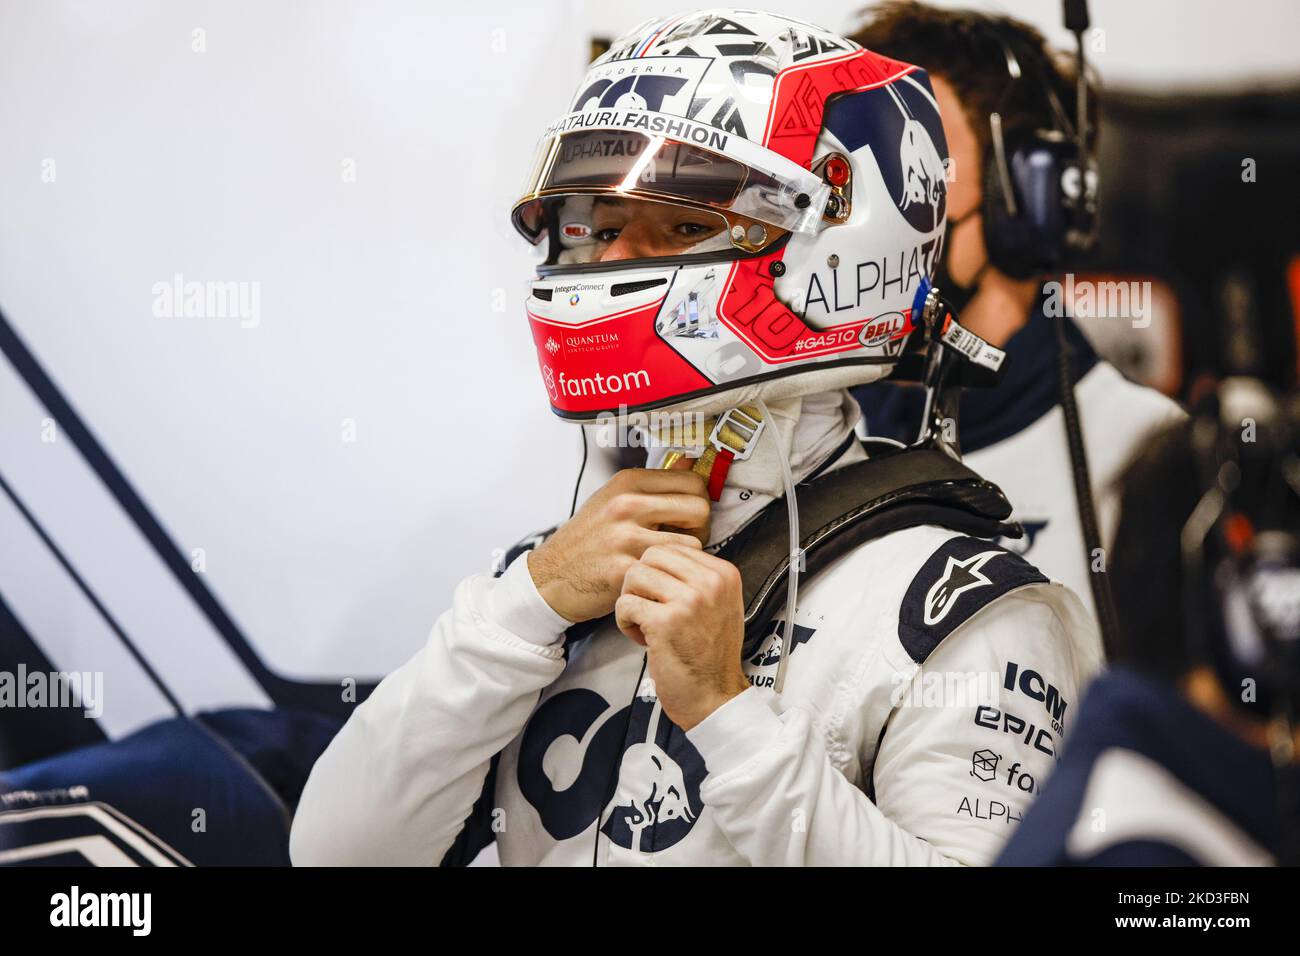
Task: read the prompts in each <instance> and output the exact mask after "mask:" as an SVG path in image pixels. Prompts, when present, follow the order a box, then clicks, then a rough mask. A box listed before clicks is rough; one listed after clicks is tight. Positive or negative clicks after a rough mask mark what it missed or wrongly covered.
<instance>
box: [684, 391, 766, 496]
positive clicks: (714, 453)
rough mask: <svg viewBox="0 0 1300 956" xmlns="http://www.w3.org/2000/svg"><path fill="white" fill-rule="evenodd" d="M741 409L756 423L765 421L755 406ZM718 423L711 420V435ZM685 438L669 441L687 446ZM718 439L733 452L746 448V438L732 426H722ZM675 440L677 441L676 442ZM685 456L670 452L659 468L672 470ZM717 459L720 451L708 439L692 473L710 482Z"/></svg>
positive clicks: (709, 429)
mask: <svg viewBox="0 0 1300 956" xmlns="http://www.w3.org/2000/svg"><path fill="white" fill-rule="evenodd" d="M739 408H740V410H741V411H742V412H744V413H745V414H746V415H748V416H749V417H750V418H752V419H753V420H754V421H756V422H761V421H762V420H763V414H762V412H760V411H759V410H758V409H757V408H755V407H754V406H753V405H741V406H739ZM717 421H718V420H717V419H716V418H711V419H709V421H708V426H707V427H708V431H709V433H710V434H711V433H712V431H713V426H714V425H715V424H716V423H717ZM685 437H686V435H685V434H683V435H680V436H679V435H671V436H670V437H669V440H670V441H673V443H674V444H677V443H678V442H679V441H680V443H681V444H686V443H687V442H686V441H685V440H682V439H685ZM718 438H719V439H720V440H721V441H722V443H723V444H724V445H726V446H727V447H728V448H730V449H732V450H733V451H741V450H743V449H744V447H745V436H744V435H742V434H740V433H739V432H737V431H736V430H735V429H734V428H732V427H731V426H730V425H723V426H722V430H721V431H720V432H718ZM674 439H677V440H676V441H674ZM684 454H686V453H685V452H681V451H670V452H669V453H668V454H666V455H665V456H664V460H663V462H662V463H661V464H660V465H659V467H660V468H665V469H666V468H672V467H673V465H675V464H676V463H677V462H678V461H679V460H680V459H681V457H682V456H683V455H684ZM717 457H718V449H717V448H715V447H714V446H713V443H712V442H709V441H708V440H707V439H706V440H705V441H704V452H703V453H702V454H701V455H700V457H699V458H696V459H695V463H694V464H693V465H692V466H691V471H693V472H695V473H696V474H697V475H699V476H700V477H701V478H703V479H704V480H705V481H708V480H709V476H710V475H711V474H713V462H714V461H715V460H716V459H717Z"/></svg>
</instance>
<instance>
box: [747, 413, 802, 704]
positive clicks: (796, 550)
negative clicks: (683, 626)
mask: <svg viewBox="0 0 1300 956" xmlns="http://www.w3.org/2000/svg"><path fill="white" fill-rule="evenodd" d="M754 405H755V406H756V407H757V408H758V410H759V411H760V412H762V413H763V421H765V422H767V430H768V431H769V432H771V434H772V438H773V440H775V441H776V456H777V458H778V459H780V461H781V480H782V481H783V482H784V483H785V509H786V513H787V514H788V515H789V520H790V583H789V585H788V586H787V589H786V598H785V630H784V631H783V632H782V634H781V660H780V661H779V662H778V663H777V665H776V682H775V686H774V689H775V690H776V692H777V693H778V694H779V693H781V688H782V687H784V686H785V668H786V664H787V663H789V661H790V651H791V648H793V647H794V606H795V602H796V601H797V600H798V597H799V567H800V565H802V564H803V560H802V558H803V553H802V551H801V549H800V547H799V500H798V499H797V498H796V497H795V493H794V475H793V474H791V472H790V457H789V456H788V455H787V454H786V451H785V442H784V441H782V440H781V432H780V430H779V429H778V428H777V427H776V422H775V421H773V419H772V413H771V412H769V411H768V410H767V405H765V404H764V403H763V400H762V399H761V398H758V399H755V400H754Z"/></svg>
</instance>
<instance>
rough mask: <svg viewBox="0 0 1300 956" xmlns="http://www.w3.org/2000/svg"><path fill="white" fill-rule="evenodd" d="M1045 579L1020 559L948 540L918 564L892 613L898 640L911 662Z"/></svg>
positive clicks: (983, 545)
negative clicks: (972, 620)
mask: <svg viewBox="0 0 1300 956" xmlns="http://www.w3.org/2000/svg"><path fill="white" fill-rule="evenodd" d="M1046 583H1047V577H1046V576H1044V575H1043V573H1042V572H1041V571H1039V570H1038V569H1037V568H1036V567H1034V566H1033V565H1032V564H1030V563H1029V562H1028V561H1026V560H1025V559H1024V558H1022V557H1020V555H1018V554H1014V553H1013V552H1011V551H1008V550H1007V549H1006V548H1000V547H998V546H997V545H995V544H992V543H990V542H988V541H981V540H979V539H978V538H967V537H956V538H949V539H948V540H947V541H945V542H944V543H943V544H941V545H940V546H939V547H938V548H937V549H936V550H935V552H934V553H933V554H931V555H930V557H928V558H927V559H926V560H925V563H924V564H922V565H921V569H920V570H919V571H917V572H916V576H915V577H914V578H912V583H911V584H909V585H908V586H907V592H906V593H905V594H904V595H903V603H902V604H901V605H900V606H899V610H898V639H899V641H900V643H902V645H903V649H904V650H906V651H907V653H908V656H909V657H911V658H912V660H914V661H916V663H918V664H920V663H923V662H924V661H925V659H926V658H927V657H929V656H930V653H931V652H932V651H933V650H934V649H935V648H936V647H938V646H939V644H940V643H941V642H942V641H943V639H944V638H945V637H947V636H948V635H949V634H951V633H952V632H953V631H954V630H956V629H957V627H959V626H960V625H961V624H963V623H965V622H966V621H968V620H970V618H971V617H973V616H974V615H975V614H976V613H977V612H978V611H979V610H980V609H982V608H983V607H984V606H985V605H987V604H990V603H992V602H993V601H994V600H996V599H997V598H1000V597H1001V596H1002V595H1004V594H1006V593H1007V592H1008V591H1011V590H1013V589H1015V588H1018V587H1022V586H1024V585H1026V584H1046Z"/></svg>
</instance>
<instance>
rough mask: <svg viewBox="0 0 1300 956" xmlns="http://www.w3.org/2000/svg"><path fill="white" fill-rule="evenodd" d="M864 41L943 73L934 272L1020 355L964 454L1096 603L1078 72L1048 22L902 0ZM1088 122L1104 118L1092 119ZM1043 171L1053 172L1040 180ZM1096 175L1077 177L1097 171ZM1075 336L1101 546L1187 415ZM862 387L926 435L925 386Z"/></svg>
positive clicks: (977, 401) (896, 432)
mask: <svg viewBox="0 0 1300 956" xmlns="http://www.w3.org/2000/svg"><path fill="white" fill-rule="evenodd" d="M854 39H856V40H857V41H858V42H859V43H861V44H862V45H863V46H865V47H866V48H867V49H869V50H873V51H875V52H877V53H881V54H883V55H885V56H890V57H894V58H897V59H901V60H906V61H908V62H911V63H917V64H919V65H921V66H922V67H924V68H925V69H926V70H928V71H929V73H930V76H931V81H932V83H933V85H934V93H935V98H936V99H937V100H938V103H939V111H940V113H941V114H942V116H943V126H944V135H945V137H946V138H947V141H948V149H949V153H950V162H949V177H948V178H949V192H948V203H949V206H948V231H947V237H946V239H945V243H944V245H945V248H944V252H943V257H942V261H941V263H940V268H939V274H938V276H937V277H936V280H935V281H936V284H937V285H938V286H939V287H940V288H941V289H942V290H943V292H944V294H945V296H946V297H947V298H948V299H950V300H951V301H953V303H954V304H955V305H956V306H957V307H958V309H959V311H960V314H961V321H962V324H963V325H964V326H966V327H967V328H969V329H971V330H973V331H975V332H977V333H979V334H980V335H981V336H983V337H984V338H985V339H987V340H989V341H990V342H992V343H994V344H995V345H1000V346H1002V348H1004V349H1005V350H1006V353H1007V363H1006V371H1005V374H1004V376H1003V377H1002V379H1001V381H1000V382H999V383H998V384H997V385H996V386H993V387H988V388H971V389H967V390H966V391H965V392H964V393H963V395H962V397H961V403H960V415H959V420H960V434H961V445H962V453H963V455H964V456H965V461H966V462H967V464H969V465H970V466H971V467H972V468H974V469H975V470H976V471H978V472H979V473H980V474H982V475H984V476H985V477H987V478H988V479H990V480H991V481H994V482H996V483H997V484H998V485H999V486H1000V487H1001V488H1002V489H1003V491H1005V492H1006V494H1007V496H1008V497H1009V498H1010V499H1011V502H1012V504H1013V505H1014V506H1015V509H1016V517H1017V518H1018V519H1019V520H1020V522H1021V523H1022V524H1023V525H1024V527H1025V530H1026V532H1027V533H1026V536H1025V538H1024V539H1023V540H1022V541H1021V542H1018V543H1011V544H1009V545H1008V546H1009V547H1013V548H1015V549H1017V550H1019V551H1020V552H1021V553H1023V554H1024V555H1025V556H1026V557H1027V558H1028V559H1029V560H1031V561H1033V562H1034V563H1035V564H1036V565H1038V566H1039V567H1041V568H1043V569H1044V571H1046V572H1047V573H1048V574H1051V575H1052V576H1053V577H1054V578H1056V579H1058V580H1060V581H1062V582H1063V583H1065V584H1067V585H1069V586H1070V588H1071V589H1073V590H1074V591H1075V592H1076V593H1077V594H1079V595H1080V597H1082V598H1083V600H1084V602H1085V603H1086V604H1087V605H1088V607H1089V610H1092V611H1094V613H1095V610H1096V609H1095V606H1094V598H1093V593H1092V586H1093V582H1092V581H1091V580H1090V577H1091V575H1092V574H1093V573H1094V572H1102V571H1104V569H1105V564H1106V562H1105V556H1104V555H1097V554H1092V553H1090V549H1089V548H1087V547H1085V538H1084V534H1083V526H1082V524H1081V520H1080V510H1079V506H1078V505H1077V504H1076V487H1075V479H1074V471H1075V469H1076V468H1077V467H1078V465H1079V463H1078V462H1076V461H1072V456H1071V453H1070V450H1069V446H1068V444H1067V432H1066V417H1065V411H1064V409H1063V405H1062V388H1061V377H1062V376H1061V364H1060V355H1061V349H1060V348H1059V346H1058V340H1057V332H1056V326H1055V316H1054V314H1053V312H1054V310H1055V309H1056V308H1057V307H1058V306H1059V305H1062V304H1063V303H1062V302H1061V299H1060V296H1059V295H1054V294H1052V291H1051V289H1050V288H1049V287H1047V286H1046V285H1045V281H1046V280H1051V279H1054V278H1055V279H1060V275H1059V274H1057V270H1058V269H1061V268H1063V267H1068V265H1069V261H1068V260H1069V251H1070V250H1069V248H1068V247H1069V246H1070V244H1071V243H1075V244H1078V243H1080V242H1082V243H1086V241H1087V237H1086V236H1084V235H1073V236H1071V235H1069V233H1070V231H1071V229H1074V230H1075V232H1079V231H1080V230H1087V229H1088V228H1089V224H1088V222H1086V221H1081V220H1087V219H1090V218H1091V216H1090V214H1089V213H1088V212H1087V210H1086V209H1078V208H1075V209H1072V208H1066V207H1069V206H1070V198H1069V196H1068V195H1066V193H1065V187H1063V186H1062V185H1061V183H1060V182H1058V181H1051V180H1050V179H1049V178H1048V177H1056V178H1057V179H1064V180H1066V181H1067V183H1068V180H1069V179H1070V176H1069V175H1068V166H1069V165H1070V163H1071V162H1072V160H1073V159H1074V156H1073V147H1072V139H1073V137H1074V133H1075V132H1076V130H1075V126H1076V124H1077V122H1078V120H1077V116H1076V113H1077V100H1076V95H1075V90H1076V87H1075V83H1074V80H1073V77H1072V75H1071V74H1070V71H1069V70H1067V69H1065V68H1063V67H1062V66H1061V65H1060V64H1059V63H1058V59H1057V57H1055V56H1054V55H1053V54H1052V52H1051V51H1050V50H1049V49H1048V48H1047V46H1046V45H1045V43H1044V40H1043V38H1042V36H1041V35H1040V34H1039V33H1038V32H1037V31H1036V30H1034V29H1033V28H1032V27H1029V26H1027V25H1026V24H1023V23H1020V22H1018V21H1016V20H1013V19H1011V18H1009V17H1001V16H991V15H986V14H982V13H975V12H970V11H962V10H940V9H936V8H934V7H930V6H926V5H924V4H920V3H913V2H905V0H898V2H894V0H890V2H885V3H881V4H878V5H876V6H874V7H872V8H871V9H870V10H869V12H868V19H867V20H866V22H865V24H864V25H863V26H862V27H861V29H859V30H858V31H857V32H856V33H855V34H854ZM1091 102H1093V103H1095V102H1096V99H1095V97H1094V98H1093V99H1092V101H1091ZM1088 125H1089V128H1095V118H1093V119H1090V120H1089V121H1088ZM1085 138H1089V139H1090V137H1087V136H1086V134H1085ZM999 155H1001V156H1002V157H1004V158H1005V162H1004V163H1000V162H999ZM1085 166H1086V163H1085ZM1063 168H1064V169H1066V170H1067V172H1066V174H1065V175H1062V171H1063ZM1044 169H1047V170H1052V171H1053V172H1050V173H1047V174H1045V175H1044V180H1043V181H1042V182H1036V181H1033V178H1032V177H1033V176H1034V175H1035V171H1036V170H1044ZM1083 172H1084V175H1083V176H1080V177H1078V178H1077V180H1076V181H1078V182H1084V183H1086V182H1088V180H1089V177H1088V175H1087V170H1086V169H1085V170H1083ZM1004 180H1005V182H1006V184H1007V186H1009V187H1010V190H1009V192H1010V195H1011V202H1010V203H1008V199H1007V194H1008V190H1007V189H1006V187H1004V186H1003V182H1004ZM1010 210H1014V212H1012V211H1010ZM1061 260H1064V261H1063V262H1062V261H1061ZM1117 321H1118V320H1117ZM1064 333H1065V339H1066V344H1067V348H1068V350H1069V353H1070V365H1071V366H1072V368H1071V376H1070V380H1071V381H1072V382H1073V383H1074V386H1075V387H1074V391H1075V395H1076V396H1077V405H1078V418H1079V421H1080V423H1081V426H1082V434H1081V439H1082V440H1081V445H1082V448H1083V450H1084V452H1085V456H1086V462H1087V466H1088V470H1089V473H1090V481H1089V483H1088V485H1087V486H1085V485H1084V484H1083V482H1082V481H1080V482H1079V487H1090V489H1091V492H1092V495H1093V498H1094V500H1095V502H1096V508H1097V523H1098V525H1099V533H1098V541H1097V542H1096V543H1097V544H1101V545H1103V546H1104V545H1105V544H1107V543H1108V542H1109V538H1110V533H1111V532H1112V531H1113V528H1114V519H1115V506H1116V501H1115V497H1114V493H1113V486H1114V482H1115V480H1116V478H1117V477H1118V476H1119V474H1120V472H1121V471H1122V470H1123V468H1124V466H1125V465H1126V464H1127V463H1128V462H1130V461H1131V460H1132V459H1133V457H1134V455H1135V453H1136V452H1138V451H1139V450H1140V449H1141V448H1142V447H1143V445H1144V443H1145V441H1146V439H1147V437H1148V436H1149V435H1150V434H1151V433H1152V432H1153V431H1154V430H1156V429H1158V428H1159V427H1161V426H1162V425H1164V424H1167V423H1169V422H1170V421H1173V420H1176V419H1177V418H1179V417H1180V416H1181V415H1182V412H1181V410H1180V409H1179V407H1178V406H1177V404H1176V403H1175V402H1173V401H1171V400H1170V399H1168V398H1166V397H1165V396H1163V395H1161V394H1160V393H1159V392H1156V391H1154V390H1153V389H1150V388H1145V387H1142V386H1139V385H1136V384H1134V383H1133V382H1130V381H1128V380H1127V379H1125V378H1124V377H1123V376H1122V375H1121V374H1120V373H1119V372H1118V371H1117V370H1116V369H1115V368H1114V367H1113V366H1112V365H1110V364H1109V363H1108V362H1106V361H1104V360H1103V359H1100V358H1098V357H1097V355H1096V354H1095V353H1094V351H1093V349H1092V347H1091V346H1090V345H1089V343H1088V340H1087V339H1086V338H1085V337H1084V335H1083V333H1082V332H1080V330H1079V329H1078V327H1077V326H1076V325H1075V324H1074V322H1073V321H1071V320H1070V319H1068V318H1067V319H1066V320H1065V322H1064ZM854 394H855V395H856V397H857V398H858V400H859V402H860V403H861V404H862V408H863V416H864V419H865V424H866V430H867V431H868V432H869V433H870V434H872V435H877V436H885V437H892V438H896V439H900V440H904V441H911V440H912V439H913V438H914V437H915V435H916V431H917V428H918V426H919V422H920V419H921V405H922V402H923V396H922V395H921V393H920V391H919V389H917V388H914V387H910V386H907V385H904V384H898V383H894V382H887V383H882V384H875V385H869V386H866V387H863V388H860V389H857V390H855V393H854ZM1076 457H1077V456H1076Z"/></svg>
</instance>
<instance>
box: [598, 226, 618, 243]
mask: <svg viewBox="0 0 1300 956" xmlns="http://www.w3.org/2000/svg"><path fill="white" fill-rule="evenodd" d="M620 232H622V230H621V229H617V228H615V227H613V226H610V227H608V228H606V229H597V230H596V233H595V239H596V241H597V242H613V241H614V240H615V239H617V238H618V234H619V233H620Z"/></svg>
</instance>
